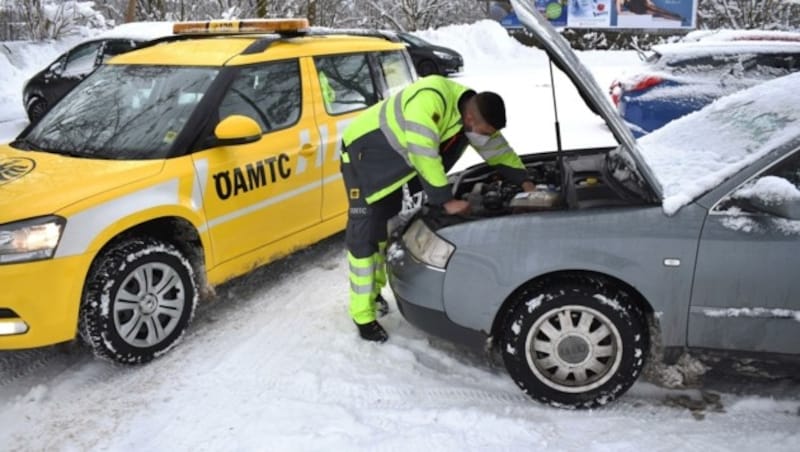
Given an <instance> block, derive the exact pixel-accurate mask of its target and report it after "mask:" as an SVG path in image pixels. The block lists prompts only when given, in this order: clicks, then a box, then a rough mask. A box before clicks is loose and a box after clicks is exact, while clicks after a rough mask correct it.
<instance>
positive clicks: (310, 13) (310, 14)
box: [306, 0, 317, 26]
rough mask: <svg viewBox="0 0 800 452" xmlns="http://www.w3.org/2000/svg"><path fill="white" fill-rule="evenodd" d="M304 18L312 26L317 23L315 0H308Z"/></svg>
mask: <svg viewBox="0 0 800 452" xmlns="http://www.w3.org/2000/svg"><path fill="white" fill-rule="evenodd" d="M306 12H307V14H306V19H308V24H309V25H311V26H314V25H316V24H317V0H308V9H307V10H306Z"/></svg>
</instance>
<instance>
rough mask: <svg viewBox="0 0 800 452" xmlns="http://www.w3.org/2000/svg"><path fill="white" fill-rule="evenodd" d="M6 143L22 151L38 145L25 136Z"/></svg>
mask: <svg viewBox="0 0 800 452" xmlns="http://www.w3.org/2000/svg"><path fill="white" fill-rule="evenodd" d="M8 144H9V145H11V146H12V147H15V148H17V149H20V150H23V151H32V150H34V149H38V146H36V144H35V143H34V142H32V141H30V140H29V139H27V138H17V139H16V140H14V141H12V142H11V143H8Z"/></svg>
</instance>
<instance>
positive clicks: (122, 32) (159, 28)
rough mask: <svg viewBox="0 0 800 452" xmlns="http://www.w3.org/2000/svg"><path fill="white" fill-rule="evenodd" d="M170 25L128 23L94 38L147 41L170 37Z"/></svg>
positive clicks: (166, 23)
mask: <svg viewBox="0 0 800 452" xmlns="http://www.w3.org/2000/svg"><path fill="white" fill-rule="evenodd" d="M172 25H173V23H172V22H130V23H127V24H122V25H118V26H116V27H114V28H112V29H110V30H106V31H104V32H102V33H100V34H99V35H97V36H96V37H95V38H127V39H135V40H137V41H149V40H151V39H156V38H160V37H163V36H169V35H171V34H172Z"/></svg>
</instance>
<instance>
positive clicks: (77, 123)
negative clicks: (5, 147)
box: [23, 65, 218, 160]
mask: <svg viewBox="0 0 800 452" xmlns="http://www.w3.org/2000/svg"><path fill="white" fill-rule="evenodd" d="M217 73H218V69H216V68H203V67H185V66H184V67H176V66H139V65H131V66H123V65H108V66H102V67H100V68H99V69H98V70H97V71H96V72H95V73H93V74H92V75H91V76H89V77H88V78H87V79H86V80H84V81H83V82H82V83H81V84H79V85H78V86H77V87H75V89H73V90H72V91H71V92H70V93H69V94H67V96H66V97H65V98H64V99H63V100H62V101H60V102H58V103H57V104H56V105H55V106H54V107H53V109H52V110H50V111H49V112H48V113H47V114H46V115H45V116H44V117H43V118H42V119H41V121H40V122H39V123H38V124H36V125H35V126H34V127H33V128H32V129H31V130H30V131H29V133H28V134H27V136H25V137H23V139H24V141H25V142H26V143H28V145H29V146H30V147H32V148H35V149H39V150H43V151H48V152H53V153H60V154H68V155H72V156H77V157H86V158H97V159H114V160H144V159H160V158H164V157H166V156H167V155H169V152H170V150H171V147H172V143H173V142H174V141H175V138H176V137H177V136H178V135H179V134H180V133H181V131H182V130H183V127H184V126H185V124H186V122H187V121H188V119H189V117H190V116H191V114H192V112H193V111H194V110H195V107H196V106H197V104H198V103H199V102H200V100H201V99H202V98H203V95H204V94H205V92H206V91H207V90H208V87H209V86H210V85H211V82H212V81H213V80H214V78H215V77H216V75H217Z"/></svg>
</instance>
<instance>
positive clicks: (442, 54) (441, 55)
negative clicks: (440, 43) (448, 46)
mask: <svg viewBox="0 0 800 452" xmlns="http://www.w3.org/2000/svg"><path fill="white" fill-rule="evenodd" d="M433 54H434V55H436V56H437V57H439V58H441V59H443V60H452V59H453V58H455V57H454V56H453V55H450V54H449V53H446V52H440V51H438V50H434V51H433Z"/></svg>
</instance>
